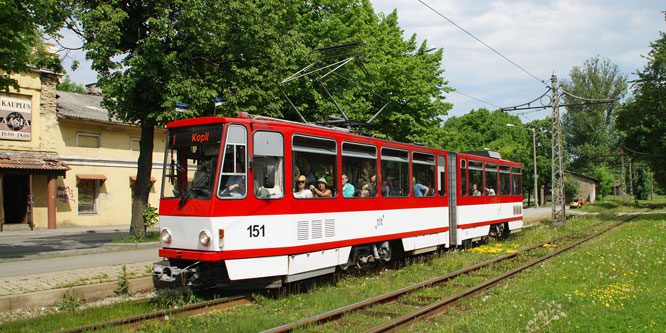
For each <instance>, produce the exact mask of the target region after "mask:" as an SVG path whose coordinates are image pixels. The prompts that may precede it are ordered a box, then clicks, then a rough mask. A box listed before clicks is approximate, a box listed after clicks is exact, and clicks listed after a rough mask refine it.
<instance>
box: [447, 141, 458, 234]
mask: <svg viewBox="0 0 666 333" xmlns="http://www.w3.org/2000/svg"><path fill="white" fill-rule="evenodd" d="M448 169H449V177H448V185H449V246H456V245H457V244H458V202H457V198H458V190H457V189H458V186H457V184H458V181H457V179H456V177H457V175H458V154H456V153H451V152H450V153H449V164H448Z"/></svg>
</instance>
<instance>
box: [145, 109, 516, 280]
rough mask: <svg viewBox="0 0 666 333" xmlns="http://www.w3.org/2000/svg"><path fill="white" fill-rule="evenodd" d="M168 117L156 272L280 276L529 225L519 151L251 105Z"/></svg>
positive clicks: (187, 276) (157, 276)
mask: <svg viewBox="0 0 666 333" xmlns="http://www.w3.org/2000/svg"><path fill="white" fill-rule="evenodd" d="M167 128H168V138H167V139H168V140H167V147H166V152H165V161H164V172H163V188H162V192H161V201H160V208H159V214H160V229H161V241H162V249H160V252H159V253H160V256H162V257H164V258H165V259H166V261H164V262H161V263H156V264H155V266H154V270H153V277H154V280H155V281H156V283H171V282H174V281H176V280H179V279H181V280H183V281H185V282H186V283H189V284H197V283H205V284H217V285H231V284H233V283H235V282H239V281H248V280H253V281H259V282H260V284H262V285H264V286H268V285H271V286H275V285H279V284H281V283H284V282H291V281H296V280H299V279H303V278H308V277H311V276H316V275H321V274H327V273H331V272H333V271H334V270H335V269H336V268H343V269H344V268H347V267H349V266H351V265H362V264H364V263H367V262H373V261H388V260H391V259H392V258H394V257H395V256H397V255H402V254H406V255H409V254H416V253H422V252H426V251H432V250H435V249H436V248H437V247H450V246H456V245H461V244H462V243H463V242H467V241H472V240H475V239H480V238H483V237H487V236H488V235H490V234H492V233H493V232H494V233H503V234H505V233H508V232H509V231H510V230H513V231H515V230H519V229H520V228H521V227H522V193H520V187H521V184H520V181H521V176H520V164H518V163H514V162H509V161H504V160H501V159H497V158H489V157H483V156H478V155H474V154H466V153H454V152H448V151H444V150H439V149H433V148H428V147H423V146H419V145H414V144H406V143H398V142H391V141H387V140H381V139H376V138H371V137H367V136H360V135H356V134H352V133H349V132H348V131H344V130H340V129H332V128H324V127H321V126H316V125H310V124H302V123H294V122H289V121H284V120H277V119H272V118H266V117H254V118H250V117H248V116H246V115H245V116H242V117H240V118H223V117H210V118H196V119H185V120H180V121H175V122H172V123H170V124H168V126H167Z"/></svg>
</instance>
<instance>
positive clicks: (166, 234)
mask: <svg viewBox="0 0 666 333" xmlns="http://www.w3.org/2000/svg"><path fill="white" fill-rule="evenodd" d="M160 240H162V242H164V243H167V244H169V243H171V231H169V229H166V228H165V229H162V232H160Z"/></svg>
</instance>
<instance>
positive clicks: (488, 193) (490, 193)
mask: <svg viewBox="0 0 666 333" xmlns="http://www.w3.org/2000/svg"><path fill="white" fill-rule="evenodd" d="M486 195H488V196H495V190H493V189H492V188H491V187H489V188H487V189H486Z"/></svg>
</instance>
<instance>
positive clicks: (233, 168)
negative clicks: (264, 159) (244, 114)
mask: <svg viewBox="0 0 666 333" xmlns="http://www.w3.org/2000/svg"><path fill="white" fill-rule="evenodd" d="M246 147H247V130H246V129H245V127H243V126H240V125H230V126H229V128H228V130H227V140H226V146H225V148H224V161H222V174H221V177H220V185H219V187H218V196H219V197H221V198H224V199H241V198H244V197H245V195H246V194H247V163H246V162H247V155H246V154H247V148H246Z"/></svg>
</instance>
